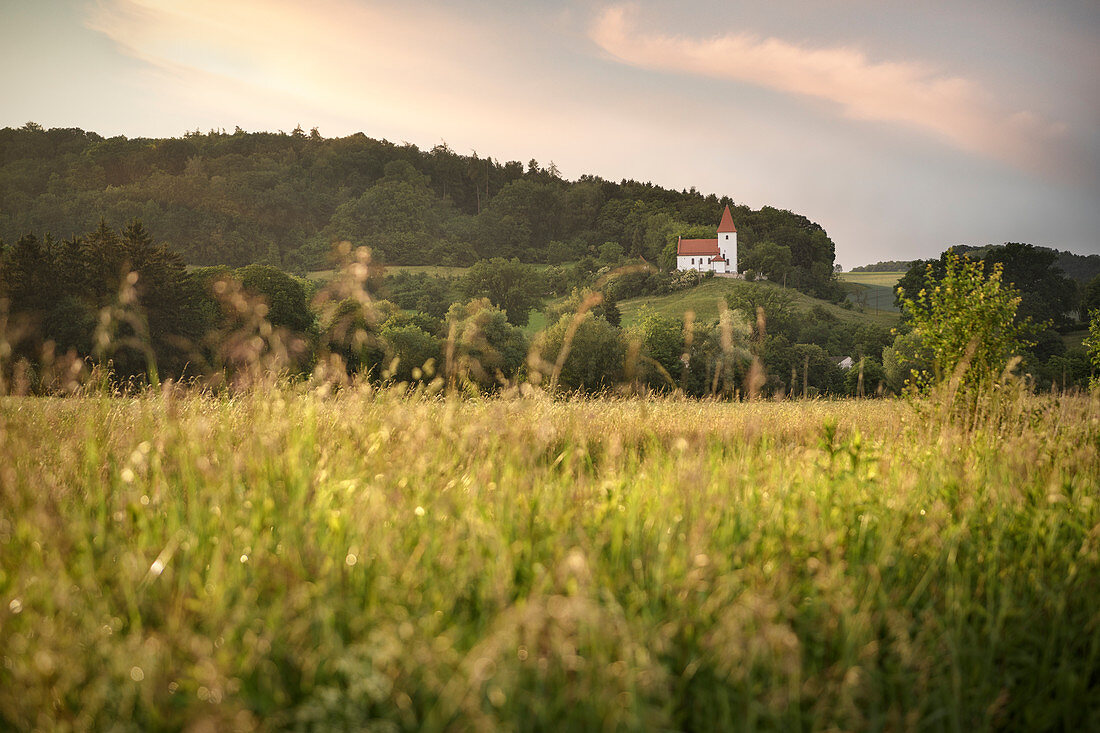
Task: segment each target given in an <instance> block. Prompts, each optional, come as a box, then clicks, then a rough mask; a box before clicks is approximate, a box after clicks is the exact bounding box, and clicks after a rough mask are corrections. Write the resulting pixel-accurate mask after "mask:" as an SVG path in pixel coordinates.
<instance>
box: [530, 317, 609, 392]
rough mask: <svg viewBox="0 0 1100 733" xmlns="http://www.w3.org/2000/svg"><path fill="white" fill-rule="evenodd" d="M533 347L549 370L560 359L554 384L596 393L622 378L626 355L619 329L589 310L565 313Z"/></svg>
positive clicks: (555, 366)
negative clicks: (559, 370)
mask: <svg viewBox="0 0 1100 733" xmlns="http://www.w3.org/2000/svg"><path fill="white" fill-rule="evenodd" d="M536 349H537V350H538V352H539V354H540V356H541V358H542V361H543V363H544V365H549V367H550V368H552V370H556V368H557V365H558V363H559V362H561V372H560V374H558V380H557V383H558V384H559V385H560V386H561V387H564V388H565V389H569V390H583V391H589V392H598V391H600V390H602V389H609V388H611V387H614V386H615V385H617V384H619V383H620V382H621V381H622V377H623V361H624V358H625V354H626V347H625V344H624V342H623V335H622V331H620V330H619V329H617V328H615V327H614V326H612V325H611V324H610V323H608V322H607V321H605V320H604V319H602V318H597V317H596V316H594V315H592V314H591V313H584V314H582V315H580V316H577V315H574V314H570V313H566V314H565V315H563V316H562V317H561V319H560V320H558V322H557V323H555V324H554V325H553V326H551V327H550V328H549V329H548V330H546V331H545V332H543V334H542V338H541V339H540V341H539V342H537V343H536ZM565 349H568V351H567V352H565V353H564V359H563V358H562V357H563V350H565ZM552 374H553V371H551V375H552Z"/></svg>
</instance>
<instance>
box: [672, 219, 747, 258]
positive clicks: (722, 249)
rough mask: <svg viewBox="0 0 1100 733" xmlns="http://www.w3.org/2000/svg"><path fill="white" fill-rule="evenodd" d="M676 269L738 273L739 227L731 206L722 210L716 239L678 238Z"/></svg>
mask: <svg viewBox="0 0 1100 733" xmlns="http://www.w3.org/2000/svg"><path fill="white" fill-rule="evenodd" d="M676 269H677V270H698V271H699V272H714V273H717V274H727V273H728V274H733V275H736V274H737V227H735V226H734V225H733V216H732V215H731V214H730V207H729V206H727V207H726V210H725V211H723V212H722V221H720V222H719V223H718V236H717V237H715V238H714V239H684V238H682V237H680V238H678V239H677V241H676Z"/></svg>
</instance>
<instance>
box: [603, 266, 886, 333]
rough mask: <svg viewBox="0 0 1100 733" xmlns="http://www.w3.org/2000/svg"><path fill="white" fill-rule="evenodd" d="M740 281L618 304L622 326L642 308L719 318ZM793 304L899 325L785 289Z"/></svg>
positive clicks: (881, 315)
mask: <svg viewBox="0 0 1100 733" xmlns="http://www.w3.org/2000/svg"><path fill="white" fill-rule="evenodd" d="M743 284H744V283H743V281H741V280H735V279H732V278H720V277H715V278H711V279H708V280H704V281H703V283H702V284H701V285H698V286H697V287H694V288H690V289H688V290H681V291H679V292H675V293H671V294H669V295H659V296H644V297H641V298H631V299H630V300H622V301H619V304H618V306H619V311H620V313H621V314H622V323H623V325H624V326H625V325H630V324H632V323H634V322H635V321H636V320H637V319H638V317H639V315H640V314H641V311H642V308H643V307H648V308H649V309H650V310H652V311H654V312H656V313H658V314H661V315H666V316H671V317H673V318H683V316H684V313H686V312H688V311H693V312H694V313H695V318H696V320H700V321H706V320H714V319H716V318H718V313H719V302H723V303H724V302H725V297H726V294H727V293H730V292H732V291H733V290H734V289H736V288H738V287H741V286H742V285H743ZM762 284H765V285H768V286H770V287H780V286H779V285H772V284H771V283H762ZM786 292H787V293H789V294H790V295H791V297H792V299H793V301H794V307H795V308H796V309H798V310H802V311H807V310H809V309H810V308H812V307H813V306H815V305H819V306H821V307H823V308H825V309H826V310H827V311H829V312H830V313H832V314H833V315H835V316H836V317H837V318H838V319H840V320H841V321H843V322H845V323H857V322H870V323H875V324H878V325H880V326H887V327H893V326H894V325H896V324H897V322H898V314H897V313H895V312H891V311H886V310H879V311H875V310H873V309H868V310H867V311H866V312H864V313H860V312H859V311H857V310H847V309H845V308H841V307H840V306H838V305H836V304H834V303H829V302H827V301H824V300H819V299H817V298H811V297H810V296H808V295H805V294H804V293H800V292H798V291H797V290H792V289H789V288H788V289H787V290H786Z"/></svg>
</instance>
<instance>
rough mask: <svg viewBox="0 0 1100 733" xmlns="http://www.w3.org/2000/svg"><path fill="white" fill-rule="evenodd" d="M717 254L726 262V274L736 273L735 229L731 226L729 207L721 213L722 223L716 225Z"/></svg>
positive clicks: (731, 219)
mask: <svg viewBox="0 0 1100 733" xmlns="http://www.w3.org/2000/svg"><path fill="white" fill-rule="evenodd" d="M718 252H719V253H720V254H721V255H722V258H723V259H725V260H726V263H727V264H726V272H732V273H736V272H738V269H737V227H735V226H734V225H733V216H732V215H731V214H730V207H729V206H728V205H727V206H726V210H725V211H723V212H722V221H721V222H719V224H718Z"/></svg>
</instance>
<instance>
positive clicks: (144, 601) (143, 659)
mask: <svg viewBox="0 0 1100 733" xmlns="http://www.w3.org/2000/svg"><path fill="white" fill-rule="evenodd" d="M999 399H1000V402H999V403H998V404H997V406H996V409H995V410H991V412H989V413H987V412H986V411H985V409H984V408H983V409H982V410H979V412H978V414H977V416H976V417H975V419H974V420H973V422H971V421H967V422H966V425H965V426H964V427H961V426H959V425H957V424H955V423H953V422H951V421H949V420H947V419H946V418H945V417H944V414H943V412H942V411H940V410H939V409H937V406H936V405H935V404H932V403H927V402H924V403H920V404H914V403H912V402H909V401H905V400H870V401H867V400H863V401H854V400H847V401H822V400H814V401H784V402H743V403H719V402H705V401H703V402H700V401H687V400H678V399H625V398H604V399H591V400H570V399H552V398H549V397H546V396H544V395H541V394H539V393H537V392H536V393H534V394H530V395H529V396H528V397H527V398H519V397H515V396H513V397H511V398H508V397H504V398H487V397H486V398H479V399H472V400H465V399H461V398H458V397H447V398H444V397H441V396H439V395H435V396H427V395H424V396H419V397H418V396H415V395H414V396H411V397H409V396H402V395H400V394H398V393H397V392H396V391H394V392H387V391H379V390H378V389H377V388H367V387H365V386H362V387H358V388H357V387H352V388H348V389H344V390H341V391H338V392H337V393H335V394H332V393H328V392H320V391H314V390H312V389H310V387H309V386H308V385H288V386H287V387H285V388H275V389H270V390H266V391H257V392H252V393H244V394H237V395H233V396H226V397H216V396H211V395H209V394H206V393H202V394H199V393H191V394H188V393H179V392H165V393H161V392H152V393H148V394H145V395H143V396H138V397H134V398H125V399H117V398H111V397H108V396H97V395H91V396H87V397H76V398H68V399H48V398H0V457H2V460H0V498H2V500H0V661H2V664H0V730H4V731H9V730H10V731H22V730H28V731H29V730H154V731H162V730H163V731H169V730H192V731H207V730H210V731H216V730H227V731H233V730H235V731H265V730H300V731H307V730H308V731H324V730H393V731H415V730H429V731H437V730H479V731H490V730H580V731H588V730H608V731H611V730H784V731H786V730H795V731H798V730H807V731H810V730H974V731H984V730H1071V731H1075V730H1082V731H1083V730H1098V729H1100V694H1098V692H1100V689H1098V684H1100V683H1098V679H1097V670H1098V669H1100V636H1098V635H1097V633H1096V624H1097V618H1098V617H1097V609H1098V608H1100V584H1098V583H1097V579H1098V578H1100V536H1098V534H1097V531H1098V530H1097V527H1100V501H1098V500H1097V497H1096V486H1097V483H1098V482H1100V454H1098V447H1100V434H1098V426H1100V414H1098V404H1100V403H1098V402H1096V401H1095V400H1094V399H1090V398H1089V397H1088V396H1080V397H1062V398H1051V397H1043V398H1037V397H1031V396H1022V397H1015V398H1012V399H1011V400H1007V401H1006V399H1007V396H1006V395H1001V396H1000V397H999ZM1012 400H1019V401H1018V402H1016V401H1012ZM991 407H992V406H991Z"/></svg>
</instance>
